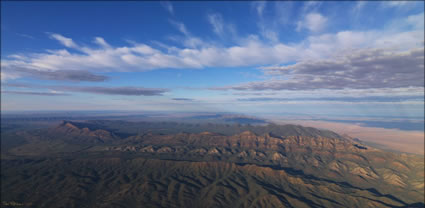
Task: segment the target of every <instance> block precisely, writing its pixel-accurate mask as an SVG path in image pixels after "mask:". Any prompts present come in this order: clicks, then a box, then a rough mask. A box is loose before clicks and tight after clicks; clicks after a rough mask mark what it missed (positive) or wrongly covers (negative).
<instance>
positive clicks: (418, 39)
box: [1, 1, 424, 117]
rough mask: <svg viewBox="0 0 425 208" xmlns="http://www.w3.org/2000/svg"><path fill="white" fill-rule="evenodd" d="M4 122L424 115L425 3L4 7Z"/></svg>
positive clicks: (33, 4)
mask: <svg viewBox="0 0 425 208" xmlns="http://www.w3.org/2000/svg"><path fill="white" fill-rule="evenodd" d="M1 4H2V5H1V6H2V7H1V15H2V16H1V38H2V44H1V52H2V54H1V55H2V57H1V66H2V71H1V80H2V89H1V90H2V91H1V95H2V101H1V104H2V111H23V110H146V111H150V110H152V111H202V112H206V111H218V112H238V113H247V114H258V115H261V114H277V115H279V114H282V115H284V114H287V113H304V114H321V115H323V114H329V115H353V116H368V115H369V116H377V115H378V116H379V115H381V116H414V117H418V116H419V117H420V116H423V115H424V107H423V106H424V65H423V63H424V20H423V19H424V2H423V1H418V2H413V1H400V2H397V1H391V2H378V1H373V2H368V1H358V2H355V1H344V2H338V3H336V2H319V1H313V2H307V1H294V2H274V1H273V2H266V1H262V2H182V1H176V2H173V1H171V2H153V1H149V2H118V1H117V2H96V1H92V2H80V1H78V2H72V1H66V2H48V1H46V2H11V1H7V2H4V1H3V2H1Z"/></svg>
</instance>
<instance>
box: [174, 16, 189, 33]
mask: <svg viewBox="0 0 425 208" xmlns="http://www.w3.org/2000/svg"><path fill="white" fill-rule="evenodd" d="M170 23H171V24H173V25H174V26H175V27H176V28H177V29H178V30H179V31H180V32H181V33H183V34H184V35H186V36H189V35H190V33H189V31H188V30H187V29H186V26H185V25H184V24H183V23H181V22H177V21H174V20H170Z"/></svg>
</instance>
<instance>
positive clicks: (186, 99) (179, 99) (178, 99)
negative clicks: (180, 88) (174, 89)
mask: <svg viewBox="0 0 425 208" xmlns="http://www.w3.org/2000/svg"><path fill="white" fill-rule="evenodd" d="M172 100H177V101H194V100H193V99H191V98H173V99H172Z"/></svg>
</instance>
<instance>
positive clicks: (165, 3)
mask: <svg viewBox="0 0 425 208" xmlns="http://www.w3.org/2000/svg"><path fill="white" fill-rule="evenodd" d="M161 5H162V6H163V7H164V8H165V9H166V10H167V11H168V12H169V13H170V14H172V15H174V7H173V5H172V4H171V2H169V1H161Z"/></svg>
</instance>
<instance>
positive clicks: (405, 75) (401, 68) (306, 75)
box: [211, 48, 424, 90]
mask: <svg viewBox="0 0 425 208" xmlns="http://www.w3.org/2000/svg"><path fill="white" fill-rule="evenodd" d="M261 69H263V70H264V72H265V73H266V74H269V75H277V76H279V77H283V78H284V79H282V80H269V81H259V82H250V83H246V84H242V85H236V86H228V87H216V88H211V89H213V90H229V89H233V90H315V89H347V88H350V89H370V88H402V87H424V48H420V49H414V50H410V51H408V52H389V51H385V50H378V49H368V50H360V51H357V52H353V53H351V54H345V55H342V56H340V57H336V58H334V59H332V60H319V61H311V62H300V63H297V64H294V65H289V66H272V67H262V68H261Z"/></svg>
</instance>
